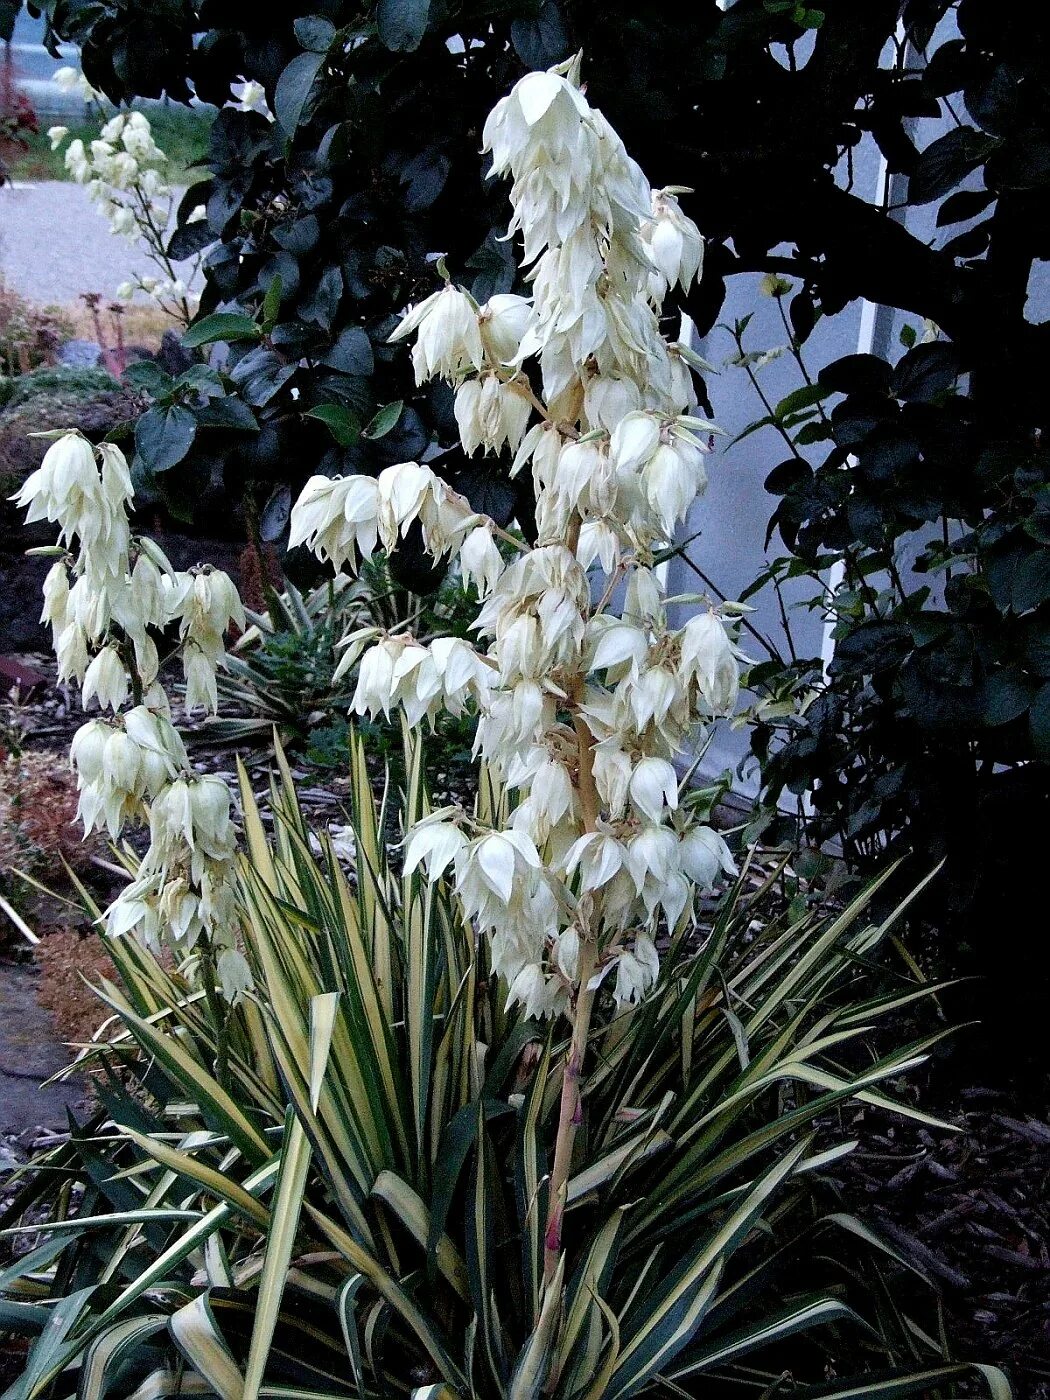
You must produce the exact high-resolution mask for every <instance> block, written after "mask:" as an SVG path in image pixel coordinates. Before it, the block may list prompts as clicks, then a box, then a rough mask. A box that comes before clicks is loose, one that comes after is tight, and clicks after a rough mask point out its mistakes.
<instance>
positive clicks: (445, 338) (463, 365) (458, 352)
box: [390, 283, 485, 384]
mask: <svg viewBox="0 0 1050 1400" xmlns="http://www.w3.org/2000/svg"><path fill="white" fill-rule="evenodd" d="M413 332H416V343H415V345H414V346H413V347H412V364H413V367H414V368H415V372H416V383H417V384H422V383H423V382H424V380H427V379H432V378H433V377H434V376H435V375H440V376H441V377H442V378H443V379H456V378H458V377H459V375H461V374H463V373H465V372H466V371H467V370H469V369H474V370H479V369H481V367H482V365H483V364H484V363H485V348H484V345H483V344H482V340H481V327H480V326H479V324H478V312H477V309H476V307H475V305H474V303H473V301H471V299H470V297H469V296H467V294H466V292H463V291H460V289H459V288H458V287H453V286H452V284H451V283H449V284H448V286H446V287H444V288H442V290H441V291H440V292H435V293H434V294H433V296H429V297H427V299H426V300H425V301H423V302H421V303H420V304H419V305H418V306H417V307H415V308H413V310H411V311H410V312H409V313H408V315H407V316H405V317H404V319H403V320H402V321H401V324H400V325H399V326H398V328H397V330H395V331H394V334H393V335H392V336H391V337H390V339H391V340H392V341H395V340H403V339H404V338H405V337H406V336H408V335H411V334H412V333H413Z"/></svg>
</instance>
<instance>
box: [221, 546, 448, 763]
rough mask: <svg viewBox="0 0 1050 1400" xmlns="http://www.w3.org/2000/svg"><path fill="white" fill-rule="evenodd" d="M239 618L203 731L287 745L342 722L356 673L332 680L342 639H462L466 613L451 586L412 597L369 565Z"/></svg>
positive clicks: (224, 739)
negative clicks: (373, 629)
mask: <svg viewBox="0 0 1050 1400" xmlns="http://www.w3.org/2000/svg"><path fill="white" fill-rule="evenodd" d="M246 615H247V619H248V622H249V624H250V625H249V627H248V628H247V630H246V631H245V632H244V633H243V635H242V636H241V638H240V640H239V641H238V643H237V645H236V646H235V647H234V648H233V650H232V651H231V652H230V653H229V654H228V656H227V658H226V665H225V668H224V670H222V671H221V672H220V673H219V675H218V677H217V683H218V691H219V695H220V697H221V699H222V703H223V711H224V714H223V717H222V718H221V719H211V720H209V721H208V723H207V725H206V727H205V737H206V738H208V739H210V740H212V741H214V742H220V743H228V744H236V743H244V742H245V741H254V742H261V743H268V742H269V740H270V737H271V736H272V734H273V732H274V729H275V728H276V730H277V732H278V734H279V735H280V737H281V739H282V741H283V742H284V743H285V744H286V745H291V744H293V743H301V742H302V741H303V740H305V739H306V738H307V737H308V736H310V735H311V733H313V732H315V731H316V730H317V729H318V727H323V726H325V725H331V724H333V722H339V723H342V719H341V717H342V716H343V715H345V713H346V711H347V709H348V708H349V706H350V702H351V699H352V697H353V693H354V688H355V686H356V683H357V678H356V673H351V674H348V675H346V676H345V677H342V678H340V679H339V680H336V679H335V673H336V667H337V666H338V664H339V660H340V657H341V655H342V653H341V651H340V650H339V642H340V640H341V638H342V637H343V635H344V634H345V633H346V632H347V631H351V630H353V629H354V628H355V627H361V626H366V625H373V626H377V627H384V628H388V629H390V630H396V629H397V628H399V627H404V626H408V625H412V626H415V627H416V629H417V630H418V631H419V632H420V634H421V635H424V636H426V635H428V634H429V633H430V632H431V631H433V630H434V629H435V628H437V629H439V630H440V631H442V632H451V633H452V634H453V635H462V634H463V633H464V632H465V631H466V627H467V623H468V622H469V621H471V620H472V618H473V610H468V606H467V604H466V600H465V595H464V592H463V586H462V583H461V582H459V581H458V580H456V579H450V580H446V581H445V583H443V585H442V586H441V588H440V589H439V590H438V591H437V593H435V594H434V595H433V596H431V597H427V598H421V597H419V596H417V595H416V594H414V593H410V592H408V591H407V590H406V589H404V588H402V587H400V586H399V585H398V584H397V583H396V582H395V581H394V579H393V578H392V577H391V575H390V572H389V569H388V568H387V565H386V562H385V560H383V559H382V558H379V557H377V558H375V559H373V560H371V561H370V562H369V563H368V564H367V565H366V566H365V567H364V568H363V569H362V570H361V573H360V575H359V577H357V578H349V577H348V576H347V575H345V574H341V575H339V576H338V577H337V578H334V579H332V580H330V581H329V582H327V583H322V584H319V585H318V586H317V587H315V588H312V589H310V590H309V591H307V592H305V593H304V592H301V591H300V590H299V589H298V588H296V587H295V585H294V584H293V583H291V582H287V581H286V583H285V587H284V591H283V592H282V593H279V594H275V595H274V596H273V600H272V606H271V609H270V611H269V612H266V613H256V612H252V611H251V610H250V609H249V610H246Z"/></svg>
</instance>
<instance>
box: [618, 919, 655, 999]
mask: <svg viewBox="0 0 1050 1400" xmlns="http://www.w3.org/2000/svg"><path fill="white" fill-rule="evenodd" d="M659 975H660V958H659V954H658V953H657V951H656V945H655V944H654V943H653V940H652V939H651V938H650V937H649V935H648V934H645V933H639V934H638V935H636V937H635V940H634V946H633V947H632V948H629V949H628V948H625V949H624V950H623V952H621V953H620V955H619V957H618V958H617V960H616V985H615V989H614V991H613V996H614V997H615V999H616V1004H617V1006H634V1005H635V1004H636V1003H637V1002H640V1001H641V1000H642V999H643V997H645V995H646V994H647V993H648V992H649V991H650V990H651V989H652V987H653V986H654V985H655V983H656V979H657V977H658V976H659Z"/></svg>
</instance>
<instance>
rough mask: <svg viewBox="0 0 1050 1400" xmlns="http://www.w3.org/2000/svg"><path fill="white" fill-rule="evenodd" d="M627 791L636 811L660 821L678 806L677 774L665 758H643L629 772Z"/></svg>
mask: <svg viewBox="0 0 1050 1400" xmlns="http://www.w3.org/2000/svg"><path fill="white" fill-rule="evenodd" d="M629 791H630V795H631V801H632V802H633V803H634V806H635V807H636V808H637V810H638V812H639V813H640V814H641V815H642V816H643V817H647V818H648V819H649V821H651V822H660V821H663V819H664V816H665V815H666V813H667V812H673V811H674V810H675V808H676V807H677V806H678V775H677V773H676V772H675V771H674V767H673V765H672V764H670V763H668V761H667V760H666V759H665V758H643V759H641V760H640V761H639V762H638V764H637V765H636V767H635V769H634V772H633V773H632V774H631V780H630V786H629Z"/></svg>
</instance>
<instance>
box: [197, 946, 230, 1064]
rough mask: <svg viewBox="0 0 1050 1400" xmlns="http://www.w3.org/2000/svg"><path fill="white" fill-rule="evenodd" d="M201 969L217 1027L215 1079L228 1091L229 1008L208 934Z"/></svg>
mask: <svg viewBox="0 0 1050 1400" xmlns="http://www.w3.org/2000/svg"><path fill="white" fill-rule="evenodd" d="M201 944H202V947H201V955H200V969H201V981H202V983H203V984H204V997H205V1000H206V1001H207V1003H208V1012H209V1014H210V1016H211V1019H212V1024H213V1026H214V1027H215V1078H216V1079H217V1080H218V1082H219V1084H220V1085H221V1086H222V1088H224V1089H228V1088H229V1087H230V1086H229V1078H230V1049H229V1039H228V1034H227V1032H228V1025H229V1007H228V1006H227V1005H226V1003H225V1002H224V1001H223V998H222V994H221V992H220V991H219V970H218V965H217V963H216V959H215V950H214V948H213V947H212V945H211V940H210V939H209V938H208V936H207V934H202V935H201Z"/></svg>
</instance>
